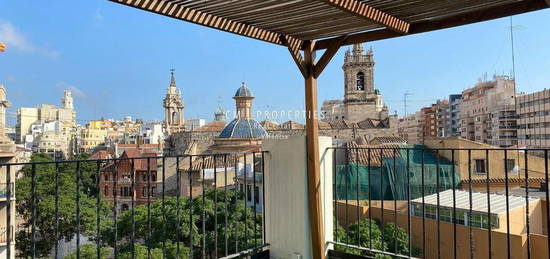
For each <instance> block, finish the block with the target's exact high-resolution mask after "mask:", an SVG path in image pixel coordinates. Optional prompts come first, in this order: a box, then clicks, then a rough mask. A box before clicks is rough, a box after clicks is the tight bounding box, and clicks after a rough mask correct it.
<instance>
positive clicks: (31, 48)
mask: <svg viewBox="0 0 550 259" xmlns="http://www.w3.org/2000/svg"><path fill="white" fill-rule="evenodd" d="M0 41H2V42H3V43H5V44H6V45H7V49H8V50H7V51H9V49H10V48H14V49H16V50H19V51H24V52H35V53H40V54H42V55H45V56H48V57H53V58H55V57H58V56H59V52H57V51H55V50H50V49H47V48H43V47H39V46H36V45H35V44H33V43H32V42H30V41H29V40H28V39H27V38H26V37H25V35H23V34H22V33H21V32H19V31H18V30H17V28H15V26H14V25H13V24H11V23H10V22H8V21H0Z"/></svg>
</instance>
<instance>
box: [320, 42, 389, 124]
mask: <svg viewBox="0 0 550 259" xmlns="http://www.w3.org/2000/svg"><path fill="white" fill-rule="evenodd" d="M342 70H343V71H344V100H328V101H325V102H323V105H322V107H321V114H322V115H321V116H322V117H321V119H323V120H324V121H334V120H349V121H351V122H360V121H364V120H366V119H373V120H385V119H387V118H389V117H393V116H389V115H388V107H387V106H386V105H384V102H383V101H382V94H381V93H380V90H378V89H376V88H375V87H374V57H373V51H372V48H371V49H369V50H368V51H367V53H366V54H365V53H364V50H363V45H362V44H355V45H353V51H351V52H350V51H349V50H348V51H346V54H345V58H344V65H343V66H342ZM395 123H397V121H396V120H395ZM394 126H396V125H394Z"/></svg>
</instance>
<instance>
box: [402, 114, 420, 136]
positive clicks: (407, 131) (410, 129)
mask: <svg viewBox="0 0 550 259" xmlns="http://www.w3.org/2000/svg"><path fill="white" fill-rule="evenodd" d="M421 117H422V116H421V113H420V111H418V112H416V113H413V114H410V115H407V116H405V117H404V118H402V119H401V120H400V121H399V125H398V132H399V136H401V137H402V138H403V139H405V140H406V141H407V143H408V144H420V143H421V136H422V135H421V124H420V122H421Z"/></svg>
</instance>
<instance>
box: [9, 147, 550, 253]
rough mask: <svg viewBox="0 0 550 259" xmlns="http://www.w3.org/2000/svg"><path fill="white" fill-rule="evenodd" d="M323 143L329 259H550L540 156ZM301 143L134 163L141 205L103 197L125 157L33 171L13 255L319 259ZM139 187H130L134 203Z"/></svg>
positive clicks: (29, 169) (28, 171) (37, 166)
mask: <svg viewBox="0 0 550 259" xmlns="http://www.w3.org/2000/svg"><path fill="white" fill-rule="evenodd" d="M320 139H321V140H322V141H321V145H320V151H321V161H320V165H321V186H320V188H321V190H322V193H323V196H322V200H321V204H322V210H321V211H322V212H323V219H324V220H323V222H322V225H323V228H324V229H325V231H326V232H325V235H324V241H323V242H324V244H323V246H325V247H326V248H327V249H328V250H327V251H328V252H327V255H328V256H329V257H330V258H372V257H380V256H389V257H395V258H436V257H440V258H464V257H468V256H470V255H472V254H474V255H476V258H477V257H482V258H485V255H486V256H488V255H489V253H491V255H492V256H493V258H506V257H507V256H508V255H510V256H511V257H512V258H523V257H521V256H523V255H528V254H530V255H531V256H533V258H535V255H536V256H539V255H541V254H542V255H547V254H548V252H547V251H548V250H547V240H548V236H547V235H548V233H549V232H550V229H549V226H548V225H547V224H545V222H547V220H548V216H546V215H549V214H548V213H547V212H548V205H547V203H546V202H545V201H546V200H547V199H548V196H549V193H548V192H549V191H548V188H540V186H541V185H542V184H544V183H545V182H547V180H548V163H547V162H545V161H548V150H543V153H544V155H545V157H540V155H539V156H535V155H532V153H534V152H535V150H514V149H475V148H472V149H452V148H440V149H427V147H425V146H418V145H416V146H407V145H405V146H403V145H401V146H399V145H380V146H370V147H366V146H360V145H356V144H355V145H347V146H345V147H332V146H331V140H330V138H327V137H321V138H320ZM304 144H305V138H304V137H295V138H291V139H288V140H277V141H275V140H272V141H265V143H264V148H263V149H265V150H269V151H258V152H246V153H228V154H209V155H181V156H160V157H154V158H152V157H143V158H128V159H130V160H133V161H132V162H134V161H137V160H142V161H143V162H146V163H147V165H148V167H149V168H151V171H153V170H156V172H158V176H157V177H159V179H160V180H161V182H160V184H158V183H156V182H155V183H154V182H152V181H148V182H145V186H144V187H145V188H146V189H147V188H148V187H152V186H153V184H158V186H160V187H159V188H158V189H157V190H156V192H154V193H153V192H151V193H150V194H151V195H146V198H145V199H141V200H140V199H137V198H136V197H138V196H139V195H133V196H131V197H130V198H129V199H128V197H122V196H120V193H119V192H114V193H111V192H109V191H108V192H107V193H108V194H109V195H108V197H104V193H105V190H102V188H104V187H102V186H104V185H103V183H102V180H101V179H102V178H101V177H99V176H100V174H99V172H101V171H104V170H106V169H105V168H107V169H109V170H113V172H116V171H117V170H118V168H117V166H118V165H122V164H123V162H124V161H123V159H108V160H81V161H60V162H53V161H42V162H33V163H29V164H25V165H24V168H25V169H23V170H24V172H25V175H24V176H23V177H22V178H20V179H18V180H17V181H18V182H17V186H16V187H17V191H18V199H19V200H20V201H21V203H18V204H17V208H16V209H17V211H20V212H21V221H20V225H19V226H17V228H16V229H18V231H17V233H15V236H17V240H16V242H18V243H25V242H26V243H28V244H29V246H27V247H25V248H18V250H16V251H10V252H12V253H16V254H17V256H22V257H24V256H32V255H33V254H35V255H36V256H54V255H55V254H58V253H59V252H60V251H59V250H58V246H56V245H55V242H53V244H52V242H51V240H62V237H64V238H68V239H72V240H73V242H76V244H75V245H74V249H72V250H70V251H65V252H67V253H69V254H73V255H76V254H80V256H83V257H84V258H98V257H99V256H98V255H102V254H103V255H107V256H109V257H114V258H118V257H120V258H126V257H131V256H139V253H146V255H151V258H157V257H158V258H160V257H163V256H166V257H167V258H172V257H171V255H173V256H175V257H177V258H205V257H207V258H236V257H249V256H250V257H252V258H269V256H275V257H278V256H282V255H284V254H286V255H288V254H292V255H295V256H298V255H301V256H302V258H311V254H310V251H309V250H308V249H310V247H311V246H310V241H309V239H308V237H309V236H310V228H309V226H310V224H311V222H310V221H309V219H308V213H307V208H308V202H307V195H306V192H305V190H306V189H307V177H306V175H305V173H304V172H305V165H306V160H305V156H304V151H305V147H304V146H305V145H304ZM538 152H539V153H540V150H539V151H538ZM300 154H301V156H300ZM487 161H489V162H488V163H487ZM504 161H506V162H504ZM109 164H114V165H117V166H114V167H106V165H109ZM152 165H156V168H153V167H152ZM1 166H2V167H9V166H14V164H3V165H1ZM503 172H508V173H503ZM46 179H49V180H46ZM98 180H99V182H98ZM139 180H141V179H137V178H135V177H131V178H130V181H131V183H130V184H131V186H132V189H131V193H137V192H139V191H140V190H138V188H136V186H137V183H138V182H139V183H142V181H139ZM117 182H118V179H116V178H115V179H114V184H115V186H116V184H117ZM146 193H147V194H149V192H146ZM107 198H108V199H107ZM8 206H11V205H8ZM11 209H13V208H11ZM46 219H47V220H46ZM69 219H70V220H69ZM11 220H12V222H11V223H10V224H14V223H15V222H14V221H13V220H14V219H11ZM98 226H99V227H98ZM488 233H490V235H488ZM76 237H86V239H83V238H76ZM0 238H1V235H0ZM84 240H86V241H84ZM522 240H524V241H522ZM8 249H12V248H8ZM90 251H92V254H91V255H88V254H86V253H90ZM132 251H133V252H132ZM63 255H64V256H65V255H67V254H63ZM518 255H520V256H519V257H518ZM86 256H88V257H86ZM526 258H528V257H526ZM537 258H538V257H537ZM541 258H543V257H541Z"/></svg>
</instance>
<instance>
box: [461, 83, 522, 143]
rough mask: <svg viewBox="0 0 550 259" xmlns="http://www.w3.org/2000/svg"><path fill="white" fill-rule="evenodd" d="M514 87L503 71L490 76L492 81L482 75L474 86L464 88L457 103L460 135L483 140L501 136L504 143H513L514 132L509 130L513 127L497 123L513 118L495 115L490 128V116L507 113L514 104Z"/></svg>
mask: <svg viewBox="0 0 550 259" xmlns="http://www.w3.org/2000/svg"><path fill="white" fill-rule="evenodd" d="M514 91H515V86H514V80H513V79H510V78H509V77H508V76H502V75H500V76H498V75H495V76H493V80H492V81H487V79H486V78H482V79H480V80H479V81H478V82H477V84H476V85H475V86H474V87H472V88H469V89H466V90H464V91H463V92H462V102H461V104H460V105H461V106H460V125H461V130H460V135H461V137H463V138H465V139H469V140H473V141H477V142H482V143H489V142H490V139H492V138H497V139H499V140H500V139H501V137H502V139H504V138H505V139H506V142H504V144H505V146H508V145H506V144H510V143H513V141H514V139H513V137H511V136H513V135H514V134H512V133H510V132H511V131H512V132H513V130H514V129H511V128H506V127H500V125H502V124H501V122H502V123H505V124H506V123H509V122H510V121H511V120H512V119H509V118H506V119H504V120H498V118H497V122H498V123H496V124H494V127H495V128H494V129H492V127H493V121H492V116H499V115H498V114H501V112H502V114H509V113H510V110H509V107H510V105H513V104H514V96H515V93H514ZM493 114H494V115H493ZM506 117H508V115H506ZM515 135H517V134H515ZM498 143H500V142H498Z"/></svg>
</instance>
